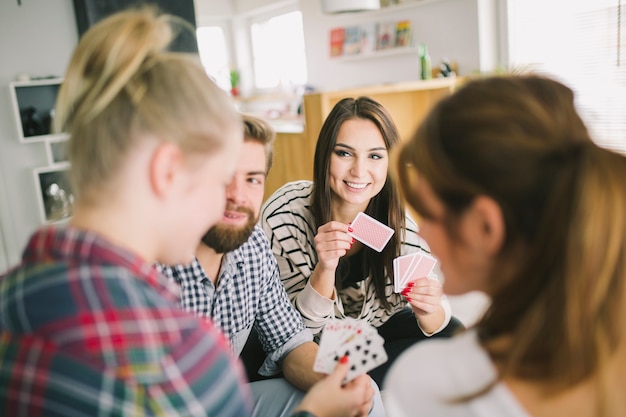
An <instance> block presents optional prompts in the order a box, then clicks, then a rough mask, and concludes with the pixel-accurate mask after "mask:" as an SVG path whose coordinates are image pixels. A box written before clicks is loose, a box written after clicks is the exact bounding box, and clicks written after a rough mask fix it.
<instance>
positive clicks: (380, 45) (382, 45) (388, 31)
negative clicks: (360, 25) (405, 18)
mask: <svg viewBox="0 0 626 417" xmlns="http://www.w3.org/2000/svg"><path fill="white" fill-rule="evenodd" d="M395 46H396V22H380V23H378V32H377V35H376V49H377V50H384V49H389V48H394V47H395Z"/></svg>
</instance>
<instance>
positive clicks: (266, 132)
mask: <svg viewBox="0 0 626 417" xmlns="http://www.w3.org/2000/svg"><path fill="white" fill-rule="evenodd" d="M243 138H244V141H246V142H247V141H251V142H257V143H260V144H261V145H263V147H264V148H265V173H266V174H267V173H269V171H270V169H271V168H272V163H273V161H274V142H275V141H276V132H275V131H274V129H272V126H270V124H269V123H268V122H267V121H265V120H263V119H261V118H258V117H255V116H251V115H249V114H244V115H243Z"/></svg>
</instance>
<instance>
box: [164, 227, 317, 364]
mask: <svg viewBox="0 0 626 417" xmlns="http://www.w3.org/2000/svg"><path fill="white" fill-rule="evenodd" d="M160 269H161V270H162V272H163V274H164V275H165V276H167V277H169V278H170V279H172V280H174V281H176V282H178V283H179V284H180V286H181V307H182V308H183V309H184V310H186V311H190V312H193V313H195V314H196V315H198V316H200V317H205V318H207V319H211V320H212V321H213V323H214V324H215V325H216V326H217V327H219V328H220V329H222V331H223V332H224V334H225V335H226V337H227V338H228V339H229V340H230V341H231V346H232V350H233V352H234V353H235V355H237V356H239V355H240V354H241V350H242V349H243V347H244V345H245V343H246V340H247V339H248V336H249V334H250V331H251V330H252V327H253V326H254V328H255V329H256V330H257V332H258V335H259V340H260V342H261V344H262V345H263V350H264V351H265V353H266V354H267V357H266V359H265V362H264V364H263V366H262V367H261V369H260V370H259V374H261V375H266V376H270V375H274V374H276V373H278V372H280V365H279V364H280V363H281V361H282V359H283V358H284V357H285V356H286V355H287V354H288V353H289V352H291V351H292V350H293V349H294V348H296V347H298V346H300V345H301V344H303V343H305V342H308V341H312V340H313V336H312V334H311V333H310V332H309V331H308V330H307V329H306V328H305V326H304V323H303V322H302V318H301V316H300V313H298V312H297V311H296V310H295V309H294V308H293V306H292V305H291V302H290V301H289V298H288V297H287V293H286V292H285V288H284V287H283V284H282V282H281V281H280V277H279V273H278V267H277V265H276V259H275V258H274V255H273V254H272V251H271V249H270V246H269V242H268V241H267V237H266V236H265V233H264V232H263V230H261V229H260V228H259V227H258V226H257V227H255V228H254V231H253V232H252V234H251V236H250V238H248V240H247V241H246V242H245V243H244V244H243V245H241V246H240V247H239V248H237V249H235V250H234V251H232V252H228V253H226V254H224V257H223V259H222V265H221V268H220V276H219V279H218V281H217V288H216V287H215V286H214V285H213V283H212V282H211V280H210V279H209V278H208V277H207V276H206V274H205V272H204V270H203V269H202V266H201V265H200V263H199V262H198V260H197V259H195V260H194V261H193V263H192V264H191V265H176V266H172V267H164V266H160Z"/></svg>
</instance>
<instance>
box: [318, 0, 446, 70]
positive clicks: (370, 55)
mask: <svg viewBox="0 0 626 417" xmlns="http://www.w3.org/2000/svg"><path fill="white" fill-rule="evenodd" d="M444 1H447V0H415V1H405V2H403V3H400V4H394V5H390V6H386V7H381V8H380V9H378V10H369V11H362V12H359V13H358V14H357V13H348V14H342V15H329V16H328V17H329V19H332V20H333V22H334V23H333V26H332V28H333V29H332V30H331V38H332V36H333V33H332V32H334V31H335V30H337V29H341V28H344V29H346V30H347V29H351V28H352V27H360V28H362V30H363V31H364V33H366V34H367V33H370V30H371V26H372V25H374V26H376V27H377V29H376V33H375V38H376V40H375V43H376V42H378V39H379V36H380V34H381V32H379V30H380V29H379V28H378V27H379V25H380V24H388V23H393V22H394V21H395V23H399V22H402V21H403V20H406V21H408V22H410V20H408V19H403V18H402V13H401V12H402V11H405V10H411V9H414V8H418V7H423V6H427V5H429V4H435V3H441V2H444ZM346 15H347V16H346ZM391 15H397V16H396V17H393V18H391ZM411 26H412V22H411ZM410 30H411V31H412V30H413V29H412V28H411V29H410ZM383 33H384V32H383ZM397 33H400V32H397ZM345 36H346V38H349V35H348V34H347V32H346V35H345ZM362 36H363V37H364V39H370V36H368V35H362ZM409 36H410V38H412V36H413V35H412V34H411V35H409ZM350 39H352V38H350ZM368 42H371V39H370V41H368ZM337 45H338V44H336V43H334V41H333V39H331V45H330V46H329V47H330V49H331V52H330V53H331V59H332V60H333V61H335V62H350V61H361V60H370V59H379V58H387V57H392V56H401V55H409V54H415V55H417V52H418V51H417V42H415V40H414V39H410V40H409V43H408V45H407V44H401V45H402V46H395V47H394V46H392V47H390V48H385V49H369V48H368V49H367V50H366V52H360V53H352V54H351V53H345V48H346V45H348V46H347V47H348V48H350V46H352V45H353V44H352V43H351V42H349V41H348V42H346V43H344V44H343V45H344V54H343V55H337V54H336V53H334V51H335V50H336V48H337Z"/></svg>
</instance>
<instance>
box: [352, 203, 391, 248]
mask: <svg viewBox="0 0 626 417" xmlns="http://www.w3.org/2000/svg"><path fill="white" fill-rule="evenodd" d="M350 228H351V229H352V231H351V232H350V236H352V237H353V238H355V239H356V240H358V241H359V242H361V243H363V244H364V245H367V246H369V247H370V248H372V249H374V250H375V251H378V252H381V251H382V250H383V249H384V248H385V245H387V242H389V239H391V236H393V233H394V230H393V229H392V228H391V227H389V226H387V225H385V224H383V223H381V222H379V221H378V220H376V219H375V218H373V217H370V216H368V215H367V214H365V213H363V212H359V213H358V214H357V215H356V217H355V218H354V220H353V221H352V223H350Z"/></svg>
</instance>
